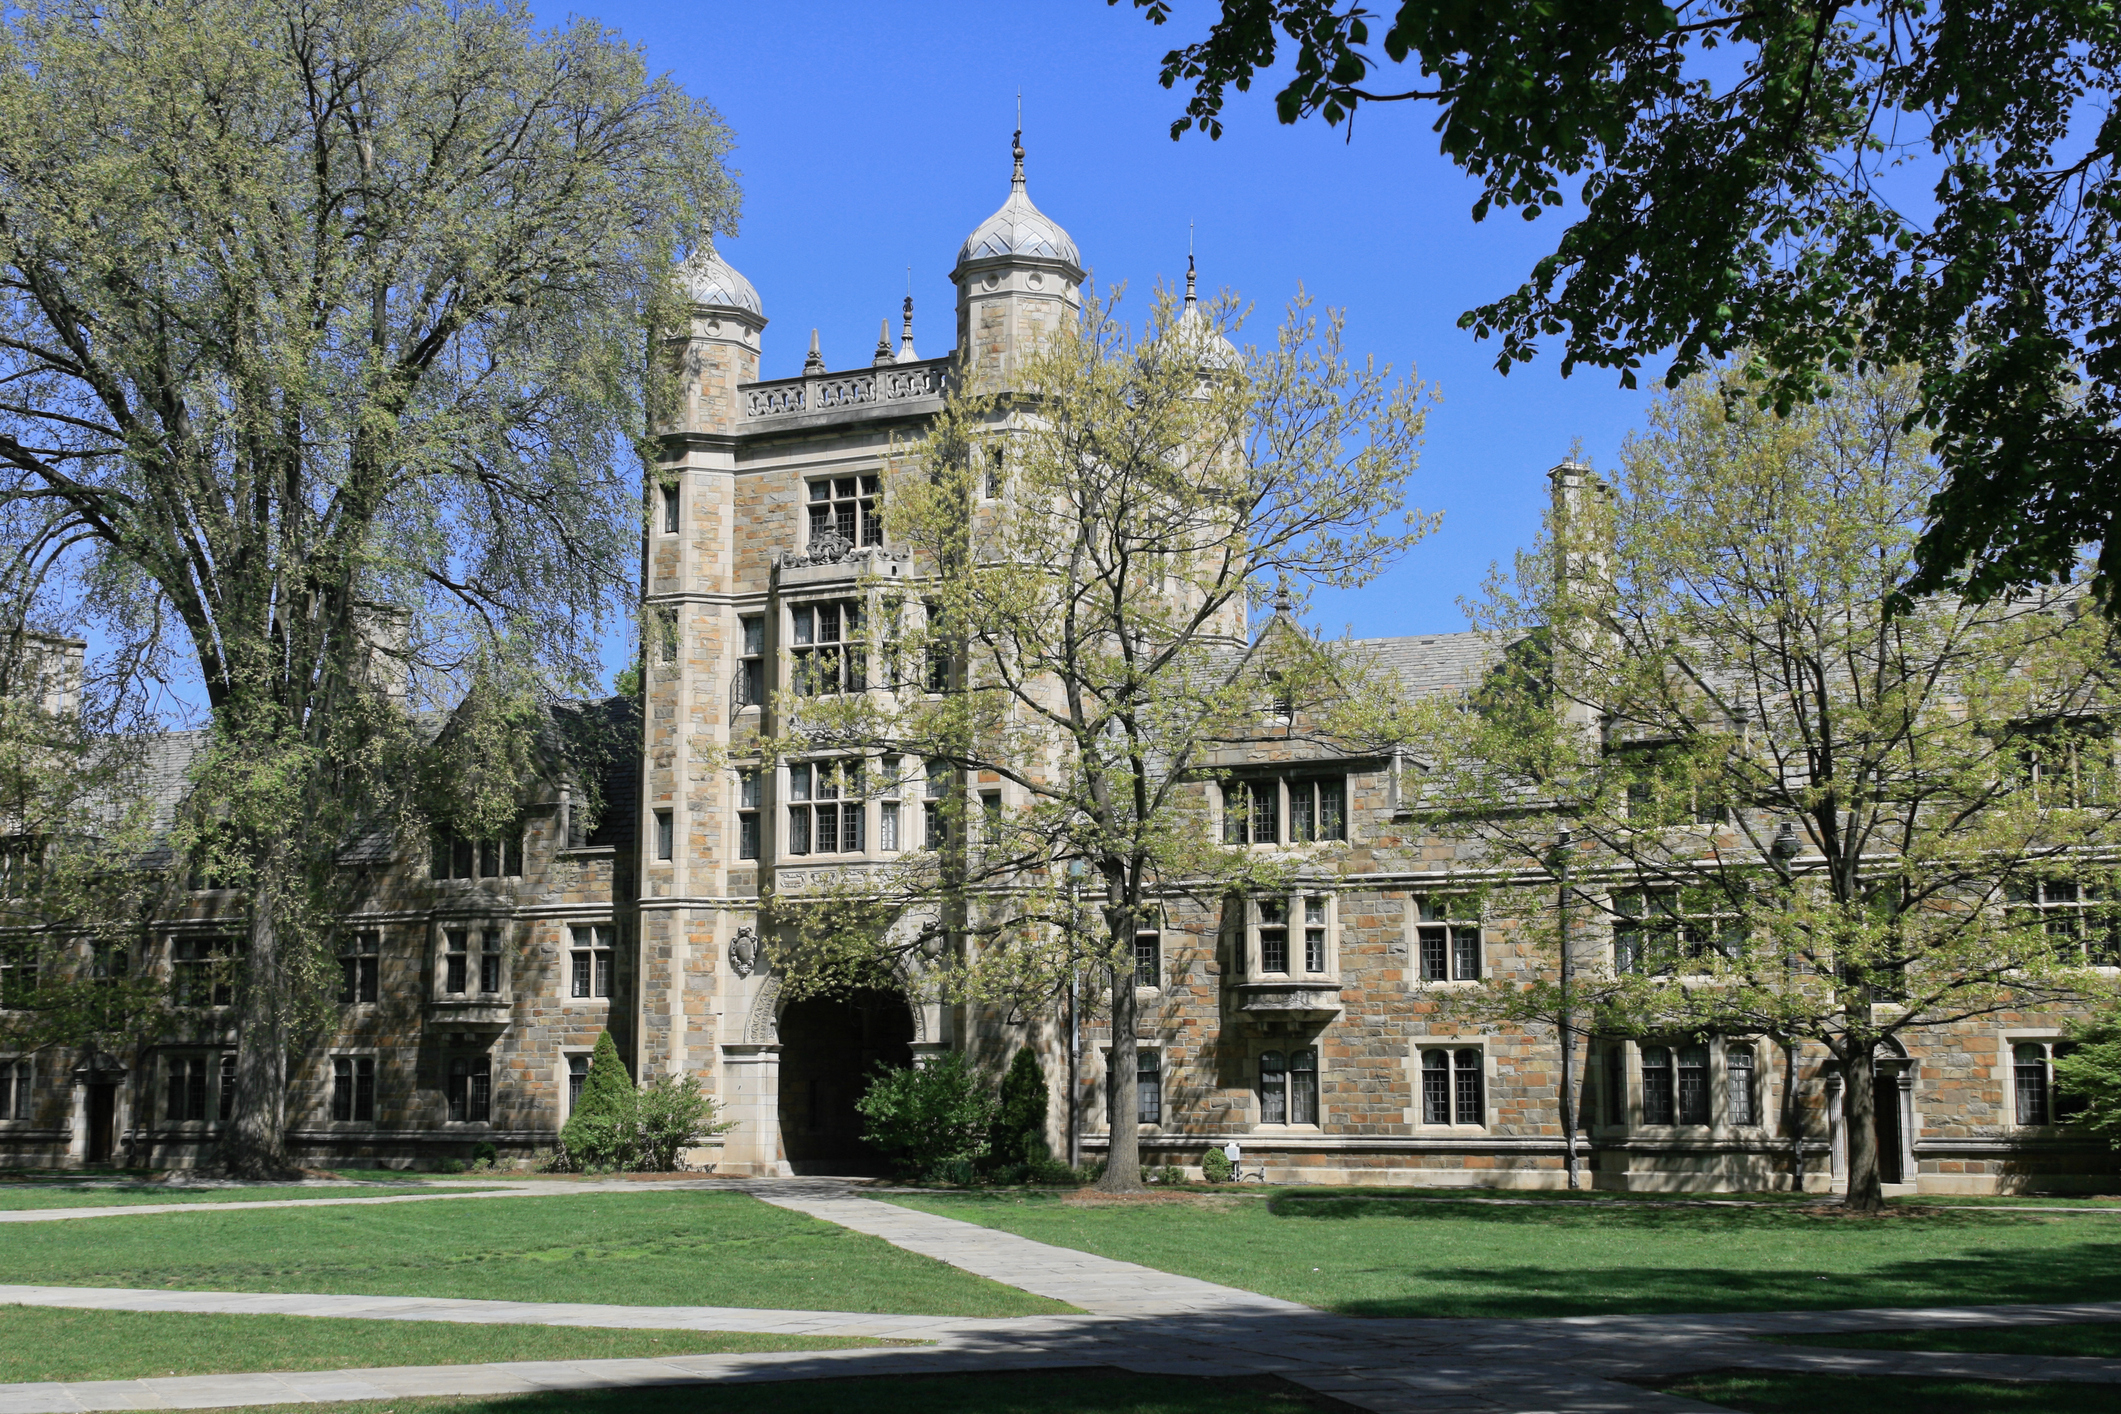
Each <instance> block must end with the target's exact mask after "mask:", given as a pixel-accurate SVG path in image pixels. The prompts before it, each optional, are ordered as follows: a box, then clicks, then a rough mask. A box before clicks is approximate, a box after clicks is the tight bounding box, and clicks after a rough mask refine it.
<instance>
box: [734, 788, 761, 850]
mask: <svg viewBox="0 0 2121 1414" xmlns="http://www.w3.org/2000/svg"><path fill="white" fill-rule="evenodd" d="M759 777H760V768H759V767H757V766H740V767H738V768H737V773H736V857H737V859H738V860H739V861H744V860H749V861H751V862H753V863H756V862H757V861H758V857H759V851H760V850H761V849H762V848H763V847H764V844H765V841H764V839H763V838H762V836H761V834H760V828H761V823H760V822H761V820H762V818H763V816H762V807H761V806H760V804H759V797H760V789H759Z"/></svg>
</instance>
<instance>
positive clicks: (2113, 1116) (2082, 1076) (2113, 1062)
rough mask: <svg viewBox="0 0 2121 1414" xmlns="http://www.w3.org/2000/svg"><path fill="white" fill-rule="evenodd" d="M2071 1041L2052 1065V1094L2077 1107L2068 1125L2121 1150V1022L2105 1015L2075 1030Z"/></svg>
mask: <svg viewBox="0 0 2121 1414" xmlns="http://www.w3.org/2000/svg"><path fill="white" fill-rule="evenodd" d="M2071 1039H2072V1041H2073V1042H2074V1043H2075V1044H2074V1045H2072V1046H2070V1047H2069V1048H2068V1049H2067V1050H2058V1051H2057V1052H2056V1054H2055V1061H2054V1065H2055V1088H2056V1090H2058V1091H2059V1092H2061V1093H2062V1094H2063V1095H2066V1096H2068V1097H2069V1098H2071V1099H2072V1100H2074V1101H2076V1102H2077V1104H2078V1105H2079V1106H2080V1108H2079V1109H2078V1111H2077V1113H2076V1115H2075V1116H2074V1117H2072V1118H2071V1119H2070V1120H2069V1123H2070V1124H2071V1125H2072V1126H2075V1127H2078V1128H2082V1129H2089V1130H2091V1131H2092V1132H2093V1133H2094V1134H2103V1135H2105V1136H2106V1138H2107V1139H2108V1140H2109V1141H2110V1142H2111V1143H2112V1144H2113V1146H2114V1147H2115V1148H2116V1149H2121V1020H2117V1019H2116V1018H2115V1017H2114V1016H2112V1015H2108V1016H2105V1017H2102V1018H2100V1019H2098V1020H2096V1021H2093V1022H2090V1023H2087V1024H2084V1025H2081V1026H2078V1027H2076V1028H2074V1029H2073V1030H2072V1032H2071Z"/></svg>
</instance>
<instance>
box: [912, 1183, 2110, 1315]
mask: <svg viewBox="0 0 2121 1414" xmlns="http://www.w3.org/2000/svg"><path fill="white" fill-rule="evenodd" d="M892 1201H894V1202H898V1203H903V1204H905V1205H906V1206H908V1207H912V1208H918V1209H920V1210H922V1211H924V1212H930V1213H939V1214H941V1215H943V1216H945V1217H952V1218H961V1219H964V1220H966V1221H969V1222H976V1223H981V1224H984V1225H986V1226H988V1227H995V1228H1001V1229H1004V1230H1006V1231H1009V1232H1015V1233H1020V1234H1022V1235H1023V1236H1025V1237H1029V1238H1033V1239H1035V1240H1037V1241H1040V1242H1050V1243H1053V1244H1054V1245H1056V1246H1060V1247H1073V1248H1077V1249H1079V1250H1082V1251H1086V1252H1095V1253H1098V1254H1100V1255H1102V1256H1106V1257H1115V1258H1119V1259H1121V1260H1123V1261H1130V1262H1140V1263H1142V1264H1143V1265H1144V1266H1150V1267H1156V1268H1158V1269H1160V1270H1162V1271H1168V1272H1177V1273H1181V1274H1183V1275H1185V1276H1191V1277H1199V1278H1201V1279H1203V1280H1206V1281H1213V1282H1220V1283H1223V1284H1225V1285H1228V1286H1235V1287H1242V1288H1244V1289H1246V1290H1249V1291H1257V1292H1262V1293H1264V1294H1266V1295H1269V1296H1278V1297H1282V1298H1285V1299H1287V1300H1291V1301H1301V1302H1305V1303H1307V1304H1309V1305H1312V1306H1317V1307H1320V1308H1322V1309H1324V1310H1328V1311H1334V1312H1338V1313H1340V1314H1343V1315H1351V1316H1478V1317H1525V1316H1568V1315H1595V1314H1603V1313H1608V1312H1625V1311H1639V1312H1655V1311H1763V1310H1793V1309H1813V1310H1817V1309H1831V1308H1841V1307H1850V1306H1924V1305H1939V1306H1942V1305H1972V1304H1988V1303H1992V1302H2010V1301H2091V1300H2107V1299H2110V1298H2111V1297H2112V1295H2113V1289H2114V1283H2115V1281H2116V1280H2117V1279H2121V1226H2117V1225H2116V1224H2114V1223H2112V1222H2109V1221H2108V1220H2106V1219H2104V1218H2075V1217H2060V1216H2057V1217H2041V1216H2030V1217H2018V1216H2007V1215H2004V1214H2000V1213H1959V1212H1953V1213H1938V1214H1932V1215H1923V1216H1912V1215H1906V1214H1893V1215H1890V1216H1887V1217H1883V1218H1873V1219H1861V1218H1850V1217H1845V1216H1842V1215H1840V1214H1838V1213H1836V1212H1834V1211H1832V1210H1824V1211H1822V1210H1818V1209H1800V1208H1789V1207H1766V1208H1718V1207H1651V1206H1648V1205H1640V1204H1627V1203H1616V1204H1610V1205H1607V1204H1593V1205H1583V1206H1575V1205H1568V1204H1544V1203H1542V1204H1526V1205H1494V1204H1477V1203H1439V1202H1427V1201H1423V1202H1394V1201H1392V1200H1390V1199H1376V1198H1344V1199H1332V1200H1325V1201H1320V1200H1316V1199H1305V1200H1295V1201H1292V1200H1291V1199H1290V1198H1286V1197H1275V1198H1260V1199H1234V1198H1208V1199H1203V1200H1173V1201H1167V1202H1154V1201H1152V1202H1143V1203H1126V1204H1114V1205H1109V1206H1098V1205H1096V1204H1094V1203H1084V1202H1082V1201H1080V1200H1077V1201H1064V1200H1062V1199H1060V1198H1056V1197H1050V1196H1039V1195H1008V1196H983V1195H966V1196H962V1197H960V1196H956V1195H950V1196H943V1195H935V1196H927V1195H921V1196H907V1195H893V1198H892Z"/></svg>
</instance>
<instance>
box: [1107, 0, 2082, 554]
mask: <svg viewBox="0 0 2121 1414" xmlns="http://www.w3.org/2000/svg"><path fill="white" fill-rule="evenodd" d="M1111 2H1112V3H1115V4H1116V3H1118V2H1119V0H1111ZM1134 4H1135V6H1136V7H1138V8H1143V9H1146V10H1147V11H1148V13H1149V17H1150V18H1151V19H1152V20H1153V21H1154V22H1155V23H1157V24H1162V23H1164V22H1165V21H1166V20H1167V19H1168V18H1169V16H1170V13H1171V6H1170V4H1169V0H1134ZM1284 43H1286V44H1287V45H1288V46H1290V48H1292V49H1293V50H1294V56H1293V64H1292V65H1291V66H1290V67H1289V68H1287V69H1285V70H1283V71H1282V72H1284V73H1285V74H1286V75H1287V78H1286V82H1285V83H1284V85H1283V87H1282V88H1281V90H1280V91H1279V93H1278V94H1277V95H1276V99H1275V107H1276V111H1277V113H1278V115H1279V117H1280V119H1281V120H1282V121H1283V122H1285V123H1293V122H1296V121H1299V120H1300V119H1302V118H1303V117H1306V116H1308V115H1312V114H1317V115H1320V116H1322V117H1324V118H1325V119H1326V121H1327V122H1329V123H1337V122H1340V121H1342V120H1343V119H1347V120H1350V121H1352V118H1353V115H1354V112H1355V110H1356V108H1357V107H1358V106H1359V105H1361V104H1363V103H1370V102H1398V101H1411V102H1417V103H1433V104H1434V105H1435V106H1436V125H1435V130H1436V132H1437V133H1438V135H1439V139H1440V143H1441V147H1442V151H1443V153H1444V155H1445V156H1446V157H1448V158H1450V160H1451V161H1453V162H1454V163H1456V164H1457V165H1458V166H1459V167H1460V168H1461V169H1463V170H1464V171H1465V172H1466V173H1467V174H1468V175H1469V176H1471V177H1472V178H1473V179H1474V180H1475V181H1476V182H1477V183H1478V184H1479V188H1480V194H1479V197H1478V199H1477V200H1476V201H1475V203H1474V206H1473V215H1474V219H1476V220H1479V219H1481V218H1483V217H1485V216H1486V215H1487V214H1488V212H1489V211H1491V210H1508V209H1511V208H1516V209H1517V210H1519V211H1520V212H1521V214H1522V215H1523V216H1524V217H1525V218H1526V219H1527V220H1530V219H1533V218H1535V217H1537V216H1539V215H1542V214H1544V213H1547V212H1549V211H1556V210H1566V211H1567V213H1568V214H1567V216H1566V217H1565V218H1563V219H1565V220H1566V222H1567V224H1566V226H1565V228H1564V229H1563V230H1562V231H1561V233H1560V235H1559V237H1558V239H1557V240H1556V241H1555V243H1554V248H1553V250H1552V252H1551V253H1550V254H1547V255H1545V256H1543V257H1542V258H1540V260H1539V261H1538V262H1537V263H1536V264H1535V265H1534V266H1533V268H1532V270H1531V271H1530V273H1529V275H1528V276H1527V278H1526V280H1525V282H1524V284H1523V285H1522V286H1520V287H1519V288H1518V289H1517V290H1516V291H1515V292H1513V293H1510V294H1508V295H1505V296H1504V297H1502V298H1500V299H1496V300H1493V301H1491V302H1489V303H1486V304H1483V305H1480V306H1478V307H1477V308H1475V309H1473V310H1470V311H1468V312H1467V313H1466V314H1465V315H1464V316H1462V318H1461V320H1460V324H1461V326H1462V327H1468V328H1471V329H1472V330H1473V331H1474V332H1475V333H1476V335H1478V336H1481V337H1488V336H1495V337H1498V338H1499V339H1500V340H1501V344H1500V350H1499V353H1498V358H1497V363H1498V366H1499V367H1501V368H1503V369H1504V370H1507V369H1508V368H1509V367H1510V366H1511V365H1513V364H1515V363H1518V362H1523V361H1527V360H1529V359H1531V358H1532V357H1534V356H1535V355H1536V354H1537V352H1538V351H1539V349H1540V348H1541V346H1542V344H1543V343H1544V342H1545V341H1547V340H1550V339H1559V340H1560V342H1561V346H1562V349H1563V354H1562V370H1563V372H1564V373H1567V372H1568V371H1569V370H1570V369H1572V368H1573V367H1575V366H1576V365H1578V364H1588V365H1591V366H1594V367H1611V368H1618V369H1620V370H1621V376H1622V381H1623V382H1624V383H1626V384H1627V385H1628V386H1633V383H1634V376H1635V370H1636V369H1637V368H1638V367H1640V366H1641V365H1642V363H1643V362H1644V361H1646V360H1653V359H1660V358H1666V359H1669V364H1668V366H1667V368H1666V371H1665V378H1666V380H1667V382H1668V383H1669V384H1670V385H1672V386H1677V384H1678V383H1679V382H1680V381H1682V380H1683V379H1684V378H1686V377H1688V376H1691V375H1693V374H1696V373H1699V372H1701V371H1703V370H1704V369H1706V368H1708V367H1710V366H1713V365H1714V364H1716V363H1717V362H1719V361H1720V360H1723V359H1724V358H1726V357H1728V356H1732V355H1734V354H1736V353H1738V352H1739V351H1740V350H1744V349H1751V350H1752V351H1754V352H1755V353H1756V354H1757V356H1758V360H1759V366H1760V367H1761V368H1763V369H1772V370H1774V372H1773V375H1772V377H1771V378H1770V379H1768V380H1767V381H1765V382H1763V383H1762V384H1760V385H1759V386H1758V387H1755V388H1752V389H1749V390H1748V392H1749V393H1750V394H1751V395H1754V396H1758V397H1760V398H1762V399H1764V400H1765V401H1767V402H1768V403H1770V404H1772V405H1774V406H1777V407H1778V408H1781V409H1783V410H1787V409H1789V408H1790V407H1792V406H1793V405H1794V404H1795V403H1797V402H1800V401H1804V400H1806V399H1809V398H1811V397H1814V396H1817V395H1819V394H1821V393H1822V392H1824V391H1826V389H1827V388H1828V387H1829V385H1830V381H1831V380H1832V379H1834V378H1838V377H1839V376H1840V375H1841V374H1843V373H1846V372H1847V371H1849V370H1851V369H1853V368H1858V367H1862V366H1865V365H1866V364H1872V363H1874V362H1875V364H1876V365H1880V366H1891V365H1895V364H1902V363H1905V364H1910V365H1913V366H1915V367H1916V368H1917V369H1919V377H1918V379H1917V385H1916V387H1915V389H1914V396H1913V399H1912V401H1911V403H1910V405H1909V406H1908V408H1907V409H1906V411H1907V412H1909V413H1911V414H1912V415H1913V416H1914V417H1916V418H1917V419H1918V420H1919V421H1921V422H1922V423H1924V424H1926V425H1928V426H1930V427H1932V428H1934V429H1935V430H1936V433H1937V442H1936V450H1937V453H1938V456H1939V458H1940V459H1941V461H1942V463H1943V465H1944V467H1945V468H1946V469H1947V470H1948V471H1949V472H1950V479H1949V481H1948V483H1946V484H1945V485H1944V486H1943V487H1942V488H1940V499H1939V501H1938V503H1937V511H1938V517H1937V519H1936V520H1935V521H1934V522H1933V523H1931V524H1930V525H1928V526H1926V527H1925V530H1924V534H1923V538H1922V543H1921V547H1920V551H1919V554H1918V556H1917V558H1916V564H1918V565H1919V568H1920V570H1921V574H1920V577H1919V580H1918V587H1919V588H1920V589H1921V590H1922V591H1924V592H1927V591H1933V590H1936V589H1940V588H1945V587H1949V586H1952V585H1956V584H1964V585H1966V586H1968V587H1970V588H1971V589H1973V590H1974V591H1976V592H1979V593H1982V594H1987V593H1991V592H1994V591H1997V590H2000V589H2002V588H2004V587H2006V586H2010V585H2023V584H2028V583H2046V582H2051V581H2055V580H2066V579H2068V578H2070V577H2071V576H2072V575H2073V574H2074V573H2075V569H2074V566H2075V562H2076V558H2077V554H2078V549H2079V547H2080V546H2083V545H2086V544H2096V545H2099V546H2101V547H2102V548H2101V549H2100V551H2099V555H2100V571H2101V575H2102V578H2104V579H2105V580H2108V581H2110V580H2111V579H2112V576H2113V575H2114V573H2115V571H2116V569H2117V567H2121V536H2117V535H2115V534H2114V533H2113V528H2114V526H2113V516H2114V515H2115V509H2114V508H2115V507H2116V506H2121V495H2117V493H2116V485H2117V481H2121V435H2117V434H2116V431H2115V428H2116V426H2117V416H2116V414H2117V411H2121V401H2117V400H2121V393H2117V390H2116V386H2115V381H2116V373H2117V371H2121V332H2117V328H2116V326H2115V324H2114V323H2113V321H2112V320H2110V319H2109V318H2107V317H2106V310H2107V309H2108V307H2109V304H2110V300H2111V291H2112V289H2113V286H2114V283H2115V280H2116V278H2117V277H2121V268H2117V262H2121V247H2117V245H2116V243H2115V242H2114V241H2113V239H2112V235H2111V231H2110V223H2111V221H2112V219H2113V210H2114V205H2115V202H2116V199H2117V195H2121V187H2117V177H2116V171H2115V157H2116V154H2117V152H2121V123H2117V122H2116V121H2115V120H2114V118H2113V117H2112V112H2113V109H2114V106H2115V98H2116V96H2117V95H2116V87H2117V85H2116V72H2117V63H2121V17H2117V15H2116V13H2115V12H2114V11H2113V10H2112V9H2110V8H2109V7H2106V6H2103V5H2094V4H2084V3H2061V4H2056V3H2049V2H2048V0H2005V3H2000V4H1985V5H1982V4H1974V3H1971V0H1941V2H1940V3H1931V0H1882V3H1879V4H1874V5H1870V6H1866V7H1862V8H1855V9H1852V8H1850V7H1846V6H1816V5H1796V4H1785V3H1772V4H1757V3H1752V0H1678V2H1677V3H1664V0H1620V3H1612V2H1611V0H1558V2H1557V0H1504V3H1499V4H1488V5H1475V6H1467V5H1447V4H1440V3H1435V0H1408V3H1405V4H1401V5H1398V6H1396V7H1393V8H1392V9H1391V10H1389V11H1388V12H1387V13H1385V14H1380V13H1378V12H1374V11H1371V10H1369V9H1368V8H1366V7H1365V6H1362V5H1341V4H1337V3H1329V0H1222V4H1221V6H1220V14H1219V16H1218V17H1217V18H1216V19H1215V20H1214V22H1213V23H1212V25H1211V27H1210V29H1209V32H1208V34H1207V36H1206V37H1205V38H1203V39H1200V40H1198V41H1196V42H1194V43H1190V44H1186V45H1183V46H1181V47H1179V48H1177V49H1174V50H1172V51H1171V52H1170V53H1169V54H1167V55H1166V56H1165V58H1164V63H1163V75H1162V76H1163V82H1164V85H1165V86H1166V87H1172V86H1174V85H1177V84H1180V83H1184V84H1186V85H1187V86H1189V87H1190V88H1191V90H1192V95H1191V97H1190V98H1189V100H1188V102H1187V105H1186V116H1185V117H1183V118H1180V119H1179V120H1178V121H1177V122H1175V123H1174V124H1173V126H1172V135H1173V136H1174V137H1176V136H1177V135H1178V134H1179V133H1180V132H1183V131H1184V130H1185V129H1187V128H1188V127H1194V126H1198V127H1199V128H1201V129H1202V130H1203V131H1206V132H1208V133H1210V134H1211V135H1219V134H1220V133H1221V131H1222V109H1223V103H1224V98H1225V95H1226V93H1227V91H1228V89H1229V88H1230V87H1231V86H1233V85H1234V86H1235V87H1236V88H1238V89H1240V90H1243V89H1247V88H1249V87H1250V86H1251V83H1252V81H1253V79H1254V78H1255V77H1258V76H1260V75H1263V74H1264V73H1266V72H1268V71H1269V69H1270V68H1271V67H1272V66H1273V65H1274V63H1275V62H1276V58H1277V55H1278V53H1279V52H1280V48H1281V46H1282V45H1283V44H1284ZM1400 63H1407V64H1409V65H1410V66H1411V67H1412V68H1414V69H1418V71H1419V74H1420V77H1419V79H1413V78H1412V76H1411V75H1410V76H1409V79H1410V81H1409V82H1406V83H1404V84H1400V83H1394V82H1393V80H1392V76H1391V72H1390V71H1391V67H1392V66H1393V65H1397V64H1400Z"/></svg>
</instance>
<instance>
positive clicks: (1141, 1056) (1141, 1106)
mask: <svg viewBox="0 0 2121 1414" xmlns="http://www.w3.org/2000/svg"><path fill="white" fill-rule="evenodd" d="M1134 1118H1135V1121H1136V1123H1139V1124H1162V1123H1163V1122H1164V1072H1163V1057H1162V1056H1161V1055H1159V1054H1158V1053H1157V1052H1155V1051H1152V1050H1149V1049H1147V1048H1142V1049H1138V1050H1136V1051H1135V1053H1134Z"/></svg>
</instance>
